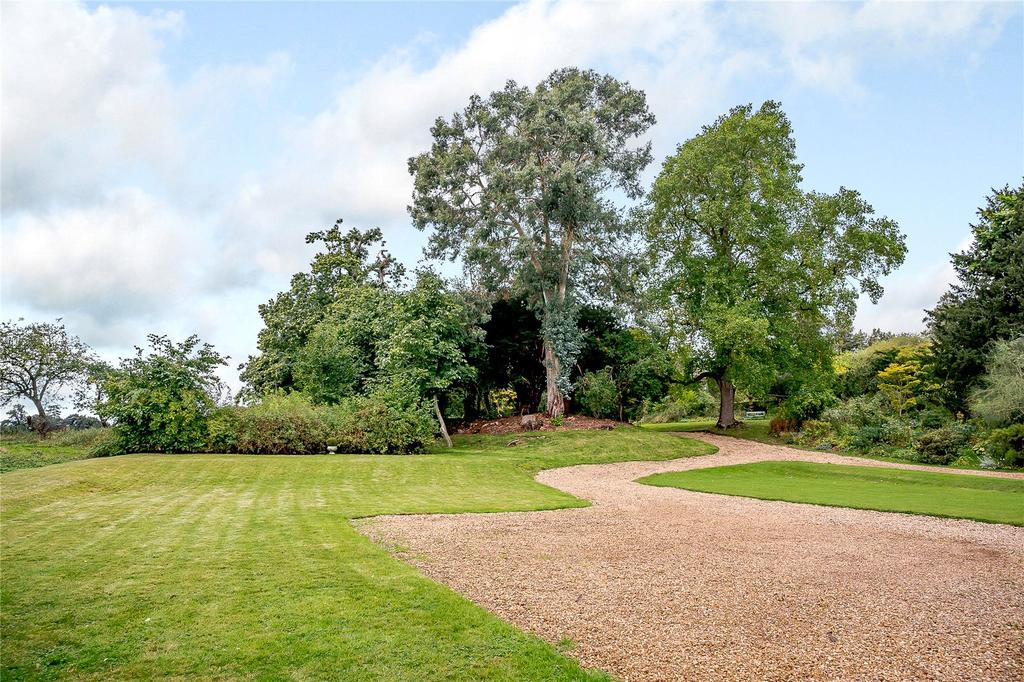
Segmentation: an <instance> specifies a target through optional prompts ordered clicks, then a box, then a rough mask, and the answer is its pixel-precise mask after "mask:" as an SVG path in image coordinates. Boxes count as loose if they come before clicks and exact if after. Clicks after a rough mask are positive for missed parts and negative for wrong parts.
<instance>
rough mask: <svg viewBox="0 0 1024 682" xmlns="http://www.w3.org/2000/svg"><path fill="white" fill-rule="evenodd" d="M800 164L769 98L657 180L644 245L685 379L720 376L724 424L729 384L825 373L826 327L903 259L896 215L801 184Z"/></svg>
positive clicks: (716, 127) (718, 128)
mask: <svg viewBox="0 0 1024 682" xmlns="http://www.w3.org/2000/svg"><path fill="white" fill-rule="evenodd" d="M801 170H802V166H800V164H798V163H797V161H796V143H795V141H794V139H793V134H792V129H791V127H790V123H789V119H788V118H787V117H786V115H785V114H784V113H783V111H782V109H781V107H780V106H779V104H777V103H776V102H766V103H764V104H763V105H762V106H761V107H760V108H759V109H757V110H756V111H755V110H754V109H753V107H752V106H749V105H747V106H741V107H736V108H734V109H732V110H731V111H730V112H729V113H728V114H726V115H724V116H722V117H721V118H719V119H718V120H717V121H715V123H714V124H713V125H710V126H706V127H705V128H704V129H703V130H702V131H701V133H700V134H699V135H697V136H696V137H694V138H693V139H691V140H689V141H687V142H686V143H684V144H682V145H680V147H679V149H678V150H677V152H676V154H675V155H673V156H671V157H669V158H668V159H667V160H666V161H665V164H664V166H663V168H662V171H661V174H660V175H659V176H658V178H657V180H656V181H655V183H654V188H653V189H652V192H651V215H650V221H649V236H650V242H651V257H652V260H653V262H654V263H655V264H656V266H657V267H658V270H659V286H658V287H657V288H656V289H655V295H656V297H657V298H658V303H659V304H660V307H661V308H662V309H663V310H664V311H665V317H666V322H667V325H668V327H669V329H670V330H671V332H672V333H673V335H674V336H675V337H676V339H677V341H679V342H681V343H680V345H681V346H684V347H687V348H688V349H689V350H690V358H689V364H690V377H689V379H690V380H691V381H697V380H700V379H704V378H711V379H714V380H715V382H716V383H717V384H718V389H719V396H720V401H719V415H718V425H719V426H720V427H723V428H725V427H729V426H732V425H734V424H735V423H736V422H735V417H734V414H733V411H734V400H735V395H736V389H737V387H739V388H741V389H743V390H745V391H747V392H749V393H752V394H755V395H756V394H758V393H765V392H767V390H768V389H769V388H770V386H771V385H772V384H773V383H774V382H775V381H776V380H777V379H778V378H779V376H780V374H784V375H785V376H786V377H787V378H788V381H787V383H788V384H790V385H791V386H792V385H799V383H801V382H802V381H804V379H803V378H804V377H806V380H808V381H817V377H819V376H820V375H821V374H826V375H827V374H830V373H831V372H832V358H831V355H832V352H833V348H832V347H833V342H832V338H831V337H833V336H835V335H836V334H837V332H839V331H840V330H847V329H849V328H850V323H851V320H852V319H853V316H854V313H855V312H856V307H857V298H858V296H859V294H860V293H862V292H864V293H867V294H868V295H869V296H870V297H871V299H872V301H877V300H878V298H879V297H880V296H881V294H882V287H881V285H880V284H879V282H878V279H879V277H880V276H881V275H884V274H887V273H889V272H890V271H892V269H893V268H894V267H896V266H898V265H899V264H900V263H902V262H903V258H904V255H905V254H906V246H905V245H904V237H903V235H901V234H900V232H899V229H898V226H897V225H896V223H895V222H894V221H892V220H890V219H888V218H876V217H873V213H874V211H873V209H872V208H871V206H870V205H868V204H867V203H866V202H865V201H864V200H863V199H861V197H860V195H859V194H858V193H857V192H855V191H853V190H849V189H846V188H840V190H839V191H838V192H837V193H836V194H819V193H816V192H810V193H806V192H804V191H802V190H801V189H800V182H801V175H800V173H801Z"/></svg>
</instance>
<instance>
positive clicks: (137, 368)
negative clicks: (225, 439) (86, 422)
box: [99, 334, 227, 452]
mask: <svg viewBox="0 0 1024 682" xmlns="http://www.w3.org/2000/svg"><path fill="white" fill-rule="evenodd" d="M149 345H150V352H149V353H148V354H144V353H143V350H142V349H141V348H137V349H136V355H135V357H131V358H123V359H122V360H121V363H120V365H119V366H118V367H117V368H116V369H113V370H111V371H110V372H109V373H108V374H107V376H106V379H105V380H104V382H103V390H104V392H105V393H106V400H105V401H104V402H103V403H102V404H101V405H100V406H99V413H100V415H101V416H103V417H104V418H107V419H110V420H111V421H113V423H114V427H113V428H114V435H115V438H116V445H113V446H111V447H112V449H113V450H116V451H119V452H196V451H200V450H202V449H203V448H204V447H205V444H206V439H207V430H206V420H207V418H208V417H209V416H210V414H211V413H212V412H213V409H214V407H215V405H216V399H217V396H218V395H219V392H220V387H221V385H220V380H219V379H218V378H217V375H216V373H215V372H216V369H217V368H218V367H220V366H221V365H225V364H227V362H226V358H224V357H222V356H221V355H220V354H219V353H217V352H216V351H215V350H214V349H213V346H211V345H210V344H208V343H201V342H200V340H199V337H197V336H190V337H189V338H187V339H185V340H184V341H182V342H181V343H178V344H175V343H172V342H171V341H170V340H169V339H168V338H167V337H166V336H158V335H156V334H150V335H149Z"/></svg>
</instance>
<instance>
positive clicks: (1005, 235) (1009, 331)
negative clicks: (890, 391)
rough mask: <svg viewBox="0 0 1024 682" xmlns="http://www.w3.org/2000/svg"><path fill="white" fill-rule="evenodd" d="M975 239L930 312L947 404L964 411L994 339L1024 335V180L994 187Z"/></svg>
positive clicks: (974, 229) (955, 256)
mask: <svg viewBox="0 0 1024 682" xmlns="http://www.w3.org/2000/svg"><path fill="white" fill-rule="evenodd" d="M971 230H972V232H973V236H974V240H973V242H972V243H971V246H970V247H969V248H968V249H967V250H966V251H964V252H962V253H957V254H953V256H952V261H953V268H954V270H956V274H957V278H958V281H957V282H956V283H954V284H953V285H951V286H950V289H949V291H948V292H946V293H945V294H943V296H942V298H941V299H939V302H938V304H937V305H936V306H935V308H934V310H931V311H929V312H928V317H929V332H930V334H931V336H932V337H933V338H934V340H935V347H934V353H935V358H936V367H937V368H938V370H939V378H940V379H941V380H942V383H943V388H944V395H945V400H946V403H947V405H948V406H949V407H950V408H951V409H953V410H955V411H963V410H964V408H965V407H966V405H967V401H968V398H969V397H970V395H971V392H972V391H973V390H974V389H975V387H976V386H977V385H978V382H979V380H980V378H981V377H982V375H983V373H984V372H985V369H986V363H987V362H988V359H989V355H990V354H991V353H992V350H993V348H994V344H996V343H997V342H998V341H1000V340H1008V339H1014V338H1018V337H1020V336H1022V335H1024V184H1022V185H1021V186H1019V187H1016V188H1011V187H1010V186H1008V185H1007V186H1006V187H1003V188H1002V189H1000V190H993V192H992V194H991V195H989V196H988V197H987V198H986V202H985V206H984V207H982V208H981V209H979V210H978V221H977V223H975V224H974V225H971Z"/></svg>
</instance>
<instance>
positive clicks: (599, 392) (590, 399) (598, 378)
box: [575, 367, 619, 419]
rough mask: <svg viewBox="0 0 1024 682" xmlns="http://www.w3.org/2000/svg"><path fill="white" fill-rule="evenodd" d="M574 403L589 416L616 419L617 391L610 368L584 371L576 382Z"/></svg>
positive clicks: (617, 406) (617, 414)
mask: <svg viewBox="0 0 1024 682" xmlns="http://www.w3.org/2000/svg"><path fill="white" fill-rule="evenodd" d="M575 400H576V405H577V406H578V407H579V409H580V411H581V412H583V414H587V415H590V416H591V417H602V418H605V419H616V418H618V416H619V392H618V387H617V386H616V385H615V380H614V379H613V378H612V368H611V367H605V368H604V369H602V370H599V371H597V372H586V373H585V374H584V375H583V376H582V377H580V378H579V380H578V381H577V382H576V398H575Z"/></svg>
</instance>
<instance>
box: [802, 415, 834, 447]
mask: <svg viewBox="0 0 1024 682" xmlns="http://www.w3.org/2000/svg"><path fill="white" fill-rule="evenodd" d="M800 437H801V440H802V441H803V443H804V444H806V445H819V444H821V443H826V442H828V443H831V442H832V440H834V438H835V433H834V432H833V430H832V425H831V424H829V423H828V422H822V421H818V420H816V419H808V420H807V421H805V422H804V423H803V424H802V425H801V427H800Z"/></svg>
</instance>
